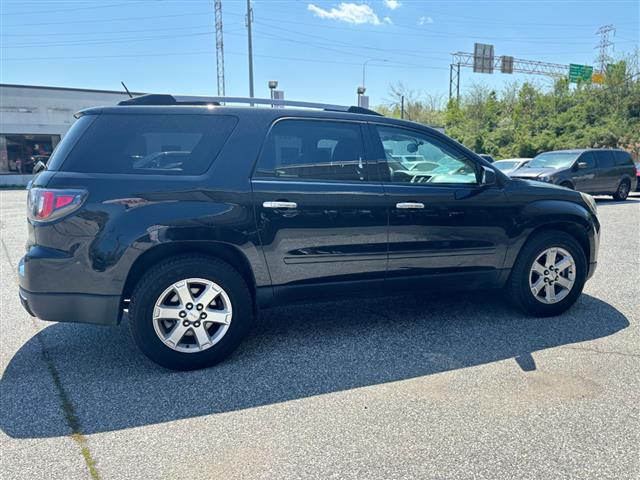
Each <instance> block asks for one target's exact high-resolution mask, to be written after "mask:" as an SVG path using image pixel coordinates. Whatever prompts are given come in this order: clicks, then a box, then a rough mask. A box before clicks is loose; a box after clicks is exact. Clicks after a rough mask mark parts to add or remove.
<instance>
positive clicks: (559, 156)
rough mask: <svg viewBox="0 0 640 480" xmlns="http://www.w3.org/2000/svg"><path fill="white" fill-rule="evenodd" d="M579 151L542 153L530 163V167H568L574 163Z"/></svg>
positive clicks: (528, 165)
mask: <svg viewBox="0 0 640 480" xmlns="http://www.w3.org/2000/svg"><path fill="white" fill-rule="evenodd" d="M578 155H580V154H579V153H575V152H548V153H541V154H540V155H538V156H537V157H535V158H534V159H533V160H531V161H530V162H529V163H528V164H527V167H528V168H567V167H570V166H571V165H573V162H575V161H576V158H578Z"/></svg>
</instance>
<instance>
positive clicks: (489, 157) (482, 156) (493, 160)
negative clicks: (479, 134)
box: [480, 153, 495, 163]
mask: <svg viewBox="0 0 640 480" xmlns="http://www.w3.org/2000/svg"><path fill="white" fill-rule="evenodd" d="M480 158H484V159H485V160H486V161H487V162H489V163H493V162H495V159H494V158H493V157H492V156H491V155H489V154H487V153H481V154H480Z"/></svg>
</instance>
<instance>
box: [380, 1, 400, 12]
mask: <svg viewBox="0 0 640 480" xmlns="http://www.w3.org/2000/svg"><path fill="white" fill-rule="evenodd" d="M384 4H385V5H386V6H387V8H390V9H391V10H395V9H396V8H398V7H401V6H402V3H400V2H399V1H398V0H384Z"/></svg>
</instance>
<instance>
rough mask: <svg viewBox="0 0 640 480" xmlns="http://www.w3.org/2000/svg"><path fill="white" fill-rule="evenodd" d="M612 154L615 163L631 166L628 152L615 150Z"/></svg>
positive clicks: (631, 162)
mask: <svg viewBox="0 0 640 480" xmlns="http://www.w3.org/2000/svg"><path fill="white" fill-rule="evenodd" d="M613 154H614V155H615V158H616V165H618V166H621V167H631V166H633V159H632V158H631V155H629V152H623V151H619V150H616V151H615V152H613Z"/></svg>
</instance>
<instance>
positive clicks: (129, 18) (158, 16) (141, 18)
mask: <svg viewBox="0 0 640 480" xmlns="http://www.w3.org/2000/svg"><path fill="white" fill-rule="evenodd" d="M207 14H208V12H206V13H205V12H200V13H177V14H172V15H145V16H142V17H118V18H94V19H90V20H67V21H60V22H40V23H14V24H9V25H6V24H3V25H2V28H7V27H34V26H41V25H70V24H75V23H82V24H86V23H104V22H121V21H122V22H125V21H132V20H148V19H150V18H178V17H200V18H202V17H206V15H207Z"/></svg>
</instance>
